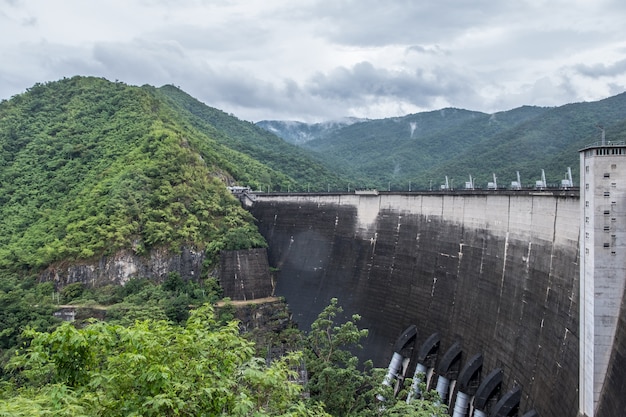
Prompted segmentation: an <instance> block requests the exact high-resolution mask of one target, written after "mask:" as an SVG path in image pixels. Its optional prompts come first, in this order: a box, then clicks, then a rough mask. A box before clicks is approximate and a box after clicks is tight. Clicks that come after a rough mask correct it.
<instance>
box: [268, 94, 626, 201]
mask: <svg viewBox="0 0 626 417" xmlns="http://www.w3.org/2000/svg"><path fill="white" fill-rule="evenodd" d="M625 121H626V93H624V94H620V95H617V96H614V97H610V98H607V99H605V100H600V101H597V102H589V103H575V104H568V105H565V106H560V107H554V108H547V107H531V106H523V107H520V108H517V109H513V110H509V111H504V112H498V113H494V114H486V113H481V112H473V111H468V110H462V109H451V108H447V109H442V110H438V111H432V112H425V113H417V114H411V115H407V116H404V117H396V118H388V119H380V120H367V121H362V122H359V123H355V124H352V125H350V126H345V127H341V128H338V129H335V130H332V131H329V132H326V133H325V134H324V135H323V136H320V137H317V138H315V139H312V140H309V141H307V142H306V143H304V144H302V146H303V147H306V148H307V149H310V150H313V151H316V152H320V153H322V154H324V155H327V158H326V159H325V162H326V164H327V166H329V167H331V169H332V167H333V166H342V167H343V169H345V170H352V171H353V172H354V174H353V176H362V177H364V178H366V179H367V181H369V184H370V185H371V184H372V183H373V184H374V185H375V186H376V187H379V188H383V189H386V188H387V187H391V189H392V190H394V189H395V190H406V189H408V187H409V185H411V186H412V187H413V189H417V188H428V187H430V186H431V185H432V186H434V187H438V185H439V184H440V183H443V181H444V178H445V176H448V177H449V178H450V179H456V181H457V182H456V184H457V185H459V184H461V183H463V182H464V181H466V180H467V179H468V177H469V175H472V176H473V177H474V178H475V179H476V184H477V186H480V185H482V186H483V187H484V186H485V184H486V183H487V181H490V180H491V178H492V174H493V173H495V174H496V175H497V176H498V180H499V184H500V185H508V184H510V181H513V180H515V179H516V171H519V172H520V175H521V177H522V183H523V184H525V185H528V184H534V181H535V180H537V179H540V176H541V170H542V169H545V172H546V176H547V180H548V182H553V183H557V182H560V180H561V179H563V178H564V176H565V172H566V170H567V168H568V167H571V168H572V171H573V173H574V177H575V178H574V180H575V181H577V176H578V175H577V174H578V150H579V149H580V148H582V147H583V146H585V145H586V144H588V143H590V142H594V141H597V140H599V139H600V135H601V133H600V129H599V128H598V126H602V127H603V128H605V129H606V135H607V138H608V139H612V140H624V139H625V138H626V130H625V129H624V128H623V124H624V122H625ZM272 126H273V127H274V132H275V133H276V134H278V135H280V136H284V135H285V133H284V132H283V131H281V130H280V129H279V127H280V125H278V124H272ZM289 134H290V135H293V134H294V133H293V132H289Z"/></svg>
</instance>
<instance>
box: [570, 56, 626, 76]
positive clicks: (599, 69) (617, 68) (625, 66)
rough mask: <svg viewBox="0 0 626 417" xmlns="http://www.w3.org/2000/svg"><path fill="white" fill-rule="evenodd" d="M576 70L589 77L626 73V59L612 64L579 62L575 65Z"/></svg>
mask: <svg viewBox="0 0 626 417" xmlns="http://www.w3.org/2000/svg"><path fill="white" fill-rule="evenodd" d="M575 69H576V71H577V72H578V73H579V74H581V75H584V76H586V77H590V78H600V77H612V76H615V75H624V74H626V59H622V60H621V61H617V62H614V63H612V64H608V65H607V64H604V63H597V64H594V65H585V64H579V65H576V66H575Z"/></svg>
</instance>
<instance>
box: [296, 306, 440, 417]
mask: <svg viewBox="0 0 626 417" xmlns="http://www.w3.org/2000/svg"><path fill="white" fill-rule="evenodd" d="M342 312H343V309H342V308H341V307H340V306H339V305H338V303H337V299H336V298H333V299H331V300H330V304H329V305H328V306H327V307H326V308H325V309H324V310H323V311H322V312H321V313H320V314H319V315H318V317H317V319H316V320H315V321H314V322H313V324H312V325H311V331H310V332H309V334H308V336H307V339H306V342H307V344H306V347H305V349H304V350H305V358H306V366H307V370H308V372H309V384H308V389H309V390H310V394H311V398H313V399H315V400H318V401H321V402H322V403H324V405H325V407H326V410H327V411H328V412H329V413H331V414H332V415H333V416H337V417H339V416H360V417H400V416H407V417H445V416H447V415H448V414H447V408H446V406H445V405H441V404H440V403H439V402H438V401H436V399H437V398H438V396H437V395H438V394H437V393H436V392H434V391H431V392H426V393H425V395H424V397H422V398H418V399H414V400H412V401H410V402H409V403H408V404H407V402H406V397H407V395H406V394H407V393H406V392H405V391H401V392H399V393H398V395H395V396H394V394H393V389H392V387H388V386H385V385H383V384H382V381H383V379H384V376H385V374H386V371H387V370H386V369H380V368H371V362H370V361H367V362H366V363H365V364H364V366H360V365H359V360H358V358H357V357H356V356H355V355H354V354H353V353H352V351H353V350H354V349H357V348H360V347H361V345H360V341H361V339H363V338H365V337H367V334H368V331H367V330H366V329H359V328H358V326H357V322H358V321H359V320H360V318H361V317H360V316H359V315H358V314H355V315H353V316H352V317H351V319H350V320H348V321H346V322H345V323H343V324H340V325H337V324H335V320H336V319H337V316H339V315H340V314H341V313H342ZM361 368H364V370H361ZM410 384H411V381H410V379H409V380H408V384H407V386H410ZM424 391H425V387H422V392H424ZM378 398H385V399H386V400H385V401H384V402H381V401H380V400H378Z"/></svg>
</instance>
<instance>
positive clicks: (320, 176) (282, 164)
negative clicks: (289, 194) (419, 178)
mask: <svg viewBox="0 0 626 417" xmlns="http://www.w3.org/2000/svg"><path fill="white" fill-rule="evenodd" d="M159 92H160V93H161V94H162V95H163V97H164V98H165V99H166V101H167V102H168V103H169V104H170V105H171V106H172V108H175V109H176V110H177V112H178V113H179V114H180V115H181V117H183V118H184V119H185V120H187V121H188V122H189V124H191V125H192V126H194V127H195V128H197V129H198V130H200V131H202V132H211V133H210V134H211V137H212V138H214V139H215V140H216V141H217V142H218V143H220V144H222V145H224V146H225V147H227V148H229V149H233V150H235V151H237V152H239V153H240V154H243V155H246V156H247V157H248V158H249V160H254V161H259V162H260V163H261V164H262V165H264V166H265V171H263V170H261V169H256V168H255V169H252V167H250V169H248V171H249V174H248V175H246V174H244V173H243V172H242V173H241V174H240V175H238V176H237V178H238V179H239V180H240V181H242V182H244V183H245V184H247V185H249V186H251V187H252V188H253V189H255V190H262V191H283V192H285V191H307V190H311V191H325V190H327V189H328V188H332V189H343V188H344V186H345V185H346V184H347V183H348V182H349V181H350V180H349V179H346V178H347V177H346V170H344V169H343V168H342V166H333V167H332V169H328V168H326V167H325V166H324V164H323V161H324V159H326V155H318V154H316V153H312V152H310V151H307V150H305V149H302V148H298V147H296V146H293V145H291V144H290V143H287V142H285V141H284V140H281V139H279V138H278V137H277V136H275V135H274V134H271V133H268V132H267V131H265V130H263V129H261V128H260V127H258V126H256V125H254V124H253V123H250V122H246V121H242V120H239V119H238V118H236V117H234V116H231V115H227V114H226V113H224V112H223V111H221V110H218V109H214V108H212V107H208V106H206V105H205V104H203V103H201V102H200V101H198V100H196V99H194V98H193V97H191V96H189V95H188V94H186V93H185V92H183V91H181V90H180V89H178V88H176V87H174V86H172V85H166V86H163V87H161V88H159ZM233 157H234V158H236V159H234V160H233V165H234V167H233V171H231V172H233V173H235V172H237V173H238V172H240V171H244V169H243V168H248V164H249V162H247V160H244V159H242V158H237V154H236V153H233ZM237 167H239V169H238V168H237ZM268 167H269V168H270V169H271V170H270V169H268ZM279 173H280V174H279Z"/></svg>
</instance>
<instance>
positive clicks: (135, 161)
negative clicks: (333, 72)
mask: <svg viewBox="0 0 626 417" xmlns="http://www.w3.org/2000/svg"><path fill="white" fill-rule="evenodd" d="M164 91H173V90H172V89H171V88H167V87H166V88H164V89H161V90H159V89H156V88H154V87H150V86H144V87H132V86H128V85H125V84H123V83H112V82H109V81H106V80H104V79H98V78H88V77H73V78H70V79H63V80H60V81H57V82H51V83H47V84H37V85H35V86H33V87H32V88H30V89H29V90H28V91H27V92H26V93H24V94H20V95H17V96H15V97H13V98H11V99H10V100H4V101H2V103H0V185H1V187H0V268H1V269H11V270H37V269H40V268H43V267H45V266H47V265H50V264H51V263H54V262H61V261H63V262H66V261H73V260H77V259H89V258H92V257H99V256H101V255H103V254H110V253H113V252H115V251H117V250H119V249H122V248H132V249H133V250H134V251H135V252H137V253H139V254H143V253H146V251H147V250H148V249H150V248H152V247H156V246H167V247H170V248H171V249H173V250H177V249H178V248H180V246H181V245H193V246H195V247H198V248H200V249H205V250H207V251H208V253H209V255H211V254H213V255H215V254H216V253H217V252H218V251H219V250H220V249H240V248H250V247H260V246H264V245H265V242H264V240H263V238H262V237H261V236H260V234H259V233H258V231H257V229H256V227H255V226H254V223H253V218H252V217H251V215H250V214H249V213H248V212H246V211H245V210H243V209H242V208H241V206H240V204H239V202H238V201H237V200H236V199H235V198H234V197H233V196H231V195H230V193H229V192H228V190H227V188H226V185H229V184H234V183H239V184H242V185H253V186H255V185H256V186H261V185H265V184H266V182H267V183H270V181H271V184H272V188H274V187H276V184H280V186H281V187H282V186H287V185H288V184H296V183H297V181H309V182H315V181H318V182H321V183H327V182H328V181H329V179H336V177H335V176H333V175H330V174H326V171H325V170H324V169H322V168H321V167H319V166H317V165H316V164H315V163H312V162H311V161H310V160H307V159H306V157H305V156H302V157H301V158H300V159H299V160H297V163H298V164H300V166H301V168H302V169H301V170H300V171H297V170H296V168H295V167H292V166H291V165H290V162H291V159H290V161H289V162H286V163H285V164H284V166H279V165H280V164H278V163H275V164H274V165H275V166H276V167H277V169H272V168H271V167H268V166H266V165H265V164H264V161H261V160H260V158H254V157H251V156H248V155H246V153H244V152H243V150H241V149H236V148H237V144H238V143H240V142H241V139H240V137H239V136H236V135H235V134H236V132H238V129H239V131H240V132H241V133H240V135H241V136H246V135H248V131H247V130H246V129H249V128H250V124H249V123H245V122H241V121H237V119H235V118H233V117H230V116H227V115H225V114H224V113H222V112H219V111H214V113H215V116H214V117H213V119H211V122H209V121H200V119H198V118H196V117H192V115H191V114H189V113H186V112H181V110H180V107H179V106H178V105H177V104H176V103H175V102H174V100H173V99H172V98H171V97H170V96H169V95H167V94H165V93H164ZM180 94H182V92H180ZM196 108H197V109H200V111H201V112H205V113H210V112H212V111H213V110H212V109H209V108H208V107H206V106H204V105H200V104H198V105H197V106H196ZM213 123H214V124H213ZM241 126H243V127H241ZM223 129H227V130H223ZM257 130H258V129H257ZM230 133H233V135H234V136H233V137H232V138H231V137H230V136H229V134H230ZM270 136H271V135H265V136H257V137H256V138H254V139H255V140H256V142H257V143H256V146H258V147H263V146H264V144H263V142H264V141H268V142H272V146H276V144H275V142H277V141H280V139H277V138H275V137H270ZM249 153H250V154H251V155H254V152H252V151H251V152H249ZM298 154H300V155H303V152H301V151H298ZM288 155H289V157H291V154H288ZM281 168H285V169H281ZM296 171H297V172H296ZM290 173H293V174H294V177H293V178H292V177H290V175H289V174H290ZM296 173H297V174H298V175H297V176H295V174H296ZM255 181H256V182H255Z"/></svg>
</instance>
